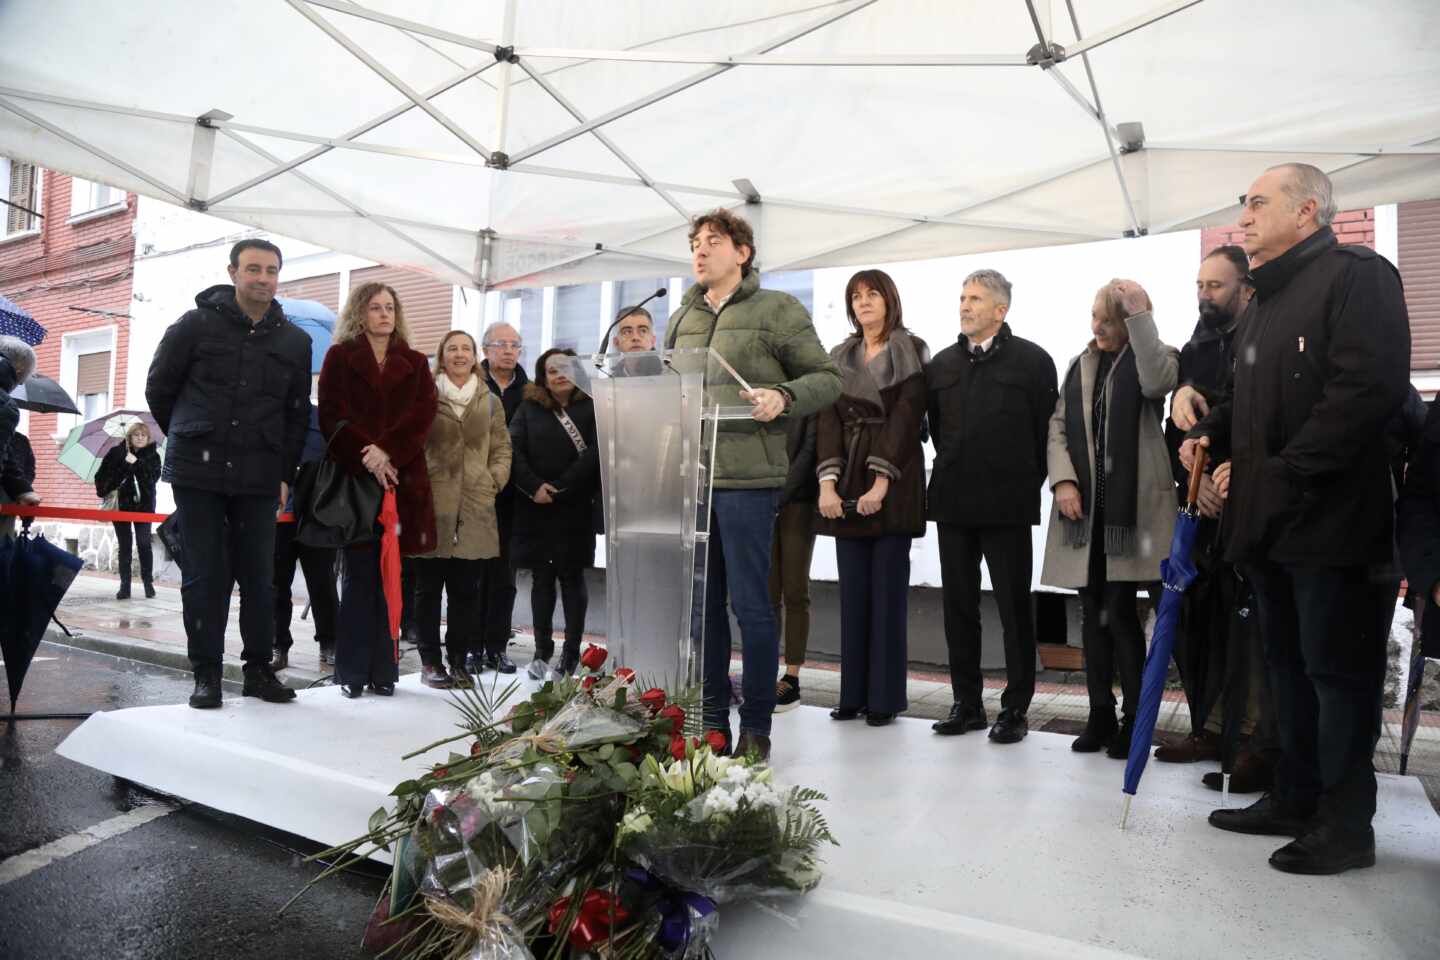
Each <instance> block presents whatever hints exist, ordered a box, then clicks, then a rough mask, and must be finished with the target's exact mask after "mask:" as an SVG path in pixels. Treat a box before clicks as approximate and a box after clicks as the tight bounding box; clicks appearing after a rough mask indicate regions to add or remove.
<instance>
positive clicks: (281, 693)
mask: <svg viewBox="0 0 1440 960" xmlns="http://www.w3.org/2000/svg"><path fill="white" fill-rule="evenodd" d="M241 693H243V694H244V695H245V696H247V697H259V698H260V699H261V700H264V701H265V702H266V703H289V702H290V701H291V700H294V699H295V691H294V690H291V689H290V688H289V687H287V686H285V684H283V683H281V682H280V681H279V680H277V679H275V674H274V672H273V671H272V670H271V669H270V665H269V664H266V665H265V666H263V667H255V668H254V669H251V668H249V667H246V668H245V687H244V689H243V690H242V691H241Z"/></svg>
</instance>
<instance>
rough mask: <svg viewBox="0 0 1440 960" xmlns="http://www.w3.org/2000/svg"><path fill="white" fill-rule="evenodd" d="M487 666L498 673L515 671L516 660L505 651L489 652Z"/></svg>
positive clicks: (486, 660)
mask: <svg viewBox="0 0 1440 960" xmlns="http://www.w3.org/2000/svg"><path fill="white" fill-rule="evenodd" d="M485 666H486V667H487V668H489V669H491V670H494V671H495V672H496V673H514V672H515V661H513V660H511V659H510V658H509V657H507V656H506V655H505V654H503V653H487V654H486V655H485Z"/></svg>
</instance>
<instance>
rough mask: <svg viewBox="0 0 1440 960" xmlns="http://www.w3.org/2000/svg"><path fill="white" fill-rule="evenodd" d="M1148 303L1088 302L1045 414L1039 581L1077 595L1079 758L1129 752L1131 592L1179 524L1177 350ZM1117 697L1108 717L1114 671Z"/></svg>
mask: <svg viewBox="0 0 1440 960" xmlns="http://www.w3.org/2000/svg"><path fill="white" fill-rule="evenodd" d="M1150 311H1151V305H1150V298H1149V296H1148V295H1147V294H1146V293H1145V290H1144V289H1143V288H1142V287H1141V286H1140V285H1139V284H1137V283H1135V282H1133V281H1130V280H1112V281H1111V282H1110V283H1108V284H1106V285H1105V286H1104V287H1102V288H1101V290H1100V292H1099V293H1098V294H1096V295H1095V303H1094V306H1093V307H1092V308H1091V319H1090V329H1091V332H1092V333H1093V334H1094V339H1093V340H1091V341H1090V343H1089V345H1088V346H1086V348H1085V351H1084V352H1083V353H1081V354H1080V355H1079V356H1078V357H1076V358H1075V359H1073V360H1071V361H1070V366H1069V368H1068V369H1067V370H1066V373H1065V382H1064V383H1063V384H1062V385H1061V388H1060V399H1059V401H1058V402H1057V403H1056V405H1055V413H1054V415H1052V416H1051V418H1050V440H1049V449H1048V461H1049V464H1048V466H1049V473H1050V489H1051V491H1052V493H1053V494H1054V500H1055V502H1054V505H1053V507H1052V508H1051V511H1050V529H1049V532H1048V534H1047V537H1046V543H1045V567H1044V571H1043V573H1042V574H1041V577H1040V579H1041V582H1042V583H1044V584H1046V585H1047V586H1052V587H1070V588H1074V589H1077V590H1079V592H1080V603H1081V609H1082V613H1083V616H1084V622H1083V625H1082V637H1083V642H1084V645H1085V668H1086V669H1085V678H1086V685H1087V686H1088V687H1089V692H1090V718H1089V721H1088V722H1087V723H1086V725H1085V732H1084V733H1083V734H1082V735H1081V736H1080V737H1079V738H1078V739H1077V740H1076V741H1075V742H1074V743H1073V744H1072V745H1071V747H1072V749H1074V750H1076V751H1077V752H1080V753H1094V752H1096V751H1098V750H1101V749H1105V750H1106V752H1107V754H1108V755H1109V756H1111V757H1115V758H1119V759H1124V758H1125V757H1127V756H1129V753H1130V732H1131V729H1132V727H1133V725H1134V717H1135V706H1136V703H1137V701H1138V699H1139V696H1140V672H1141V669H1142V667H1143V666H1144V661H1145V632H1144V629H1143V628H1142V627H1141V625H1140V618H1139V614H1138V611H1137V610H1136V607H1135V590H1136V587H1137V586H1139V585H1141V584H1152V583H1154V582H1156V581H1158V580H1159V579H1160V561H1161V560H1163V559H1164V558H1165V556H1166V554H1167V553H1168V552H1169V549H1170V534H1171V531H1172V529H1173V527H1174V524H1175V479H1174V475H1173V474H1172V473H1171V471H1170V456H1169V452H1168V450H1167V449H1166V446H1165V432H1164V426H1163V422H1164V419H1165V396H1166V394H1168V393H1169V392H1170V391H1171V390H1173V389H1175V385H1176V381H1177V379H1178V377H1179V369H1180V354H1179V351H1177V350H1176V349H1175V348H1174V347H1171V346H1167V345H1165V344H1163V343H1161V342H1160V338H1159V335H1158V334H1157V333H1156V330H1155V319H1154V317H1153V316H1152V315H1151V312H1150ZM1097 465H1099V467H1100V468H1101V469H1098V470H1097ZM1117 670H1118V672H1119V674H1120V690H1121V692H1122V693H1123V694H1124V698H1125V699H1124V704H1123V706H1122V707H1121V722H1120V723H1119V724H1117V723H1116V721H1115V695H1114V692H1113V688H1112V682H1113V679H1114V675H1115V673H1116V671H1117Z"/></svg>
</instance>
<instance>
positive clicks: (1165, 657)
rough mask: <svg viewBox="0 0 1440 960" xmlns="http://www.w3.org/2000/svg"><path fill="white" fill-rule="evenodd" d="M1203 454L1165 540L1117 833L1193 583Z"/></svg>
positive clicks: (1144, 756)
mask: <svg viewBox="0 0 1440 960" xmlns="http://www.w3.org/2000/svg"><path fill="white" fill-rule="evenodd" d="M1205 456H1206V454H1205V450H1204V449H1203V448H1202V449H1199V450H1197V451H1195V467H1194V469H1192V470H1191V471H1190V492H1189V494H1188V496H1187V497H1186V498H1185V506H1183V507H1181V508H1180V515H1179V516H1178V517H1176V519H1175V532H1174V534H1172V535H1171V537H1170V557H1169V559H1166V560H1163V561H1161V563H1160V580H1161V585H1162V586H1163V587H1164V588H1165V590H1164V593H1163V594H1162V595H1161V597H1160V608H1159V609H1158V610H1157V611H1156V612H1155V632H1154V634H1153V635H1152V636H1151V638H1150V653H1149V654H1148V655H1146V657H1145V672H1144V674H1143V675H1142V676H1141V678H1140V703H1139V704H1138V705H1137V707H1136V709H1135V730H1134V732H1133V733H1132V734H1131V735H1130V759H1129V760H1127V761H1126V762H1125V786H1124V787H1123V789H1124V791H1125V809H1124V812H1123V813H1121V815H1120V829H1121V830H1124V829H1125V821H1126V819H1127V818H1128V817H1129V816H1130V800H1131V798H1133V797H1134V796H1135V790H1136V788H1138V787H1139V786H1140V777H1141V775H1142V774H1144V772H1145V763H1146V761H1148V760H1149V759H1150V740H1151V738H1152V737H1153V736H1154V734H1155V720H1156V718H1157V717H1158V716H1159V714H1160V698H1161V696H1162V695H1163V694H1164V693H1165V678H1166V676H1167V675H1168V674H1169V673H1170V654H1171V651H1172V650H1174V648H1175V624H1176V623H1177V622H1179V620H1180V605H1181V601H1182V600H1183V599H1184V597H1185V591H1186V590H1187V589H1188V588H1189V587H1190V584H1192V583H1194V582H1195V576H1196V571H1195V561H1194V559H1193V557H1192V556H1191V554H1192V552H1193V549H1194V546H1195V532H1196V530H1198V529H1199V526H1200V509H1199V507H1198V506H1197V503H1196V501H1197V499H1198V497H1199V495H1200V477H1201V476H1202V475H1203V474H1204V473H1205Z"/></svg>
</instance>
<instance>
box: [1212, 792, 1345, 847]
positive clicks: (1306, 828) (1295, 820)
mask: <svg viewBox="0 0 1440 960" xmlns="http://www.w3.org/2000/svg"><path fill="white" fill-rule="evenodd" d="M1210 826H1212V827H1219V828H1220V829H1221V830H1229V831H1231V832H1232V833H1249V834H1254V835H1256V836H1262V837H1303V836H1304V835H1305V834H1307V833H1309V832H1310V830H1311V828H1312V826H1313V824H1312V823H1311V818H1310V817H1308V816H1303V815H1301V814H1300V813H1299V812H1297V811H1294V810H1291V809H1288V808H1286V807H1283V806H1281V805H1280V803H1279V802H1277V801H1276V800H1275V795H1274V794H1270V793H1267V794H1265V795H1264V796H1263V797H1261V798H1260V799H1259V800H1256V801H1255V802H1254V803H1252V804H1250V806H1248V807H1243V808H1241V809H1238V810H1211V811H1210ZM1372 842H1373V841H1372Z"/></svg>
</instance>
